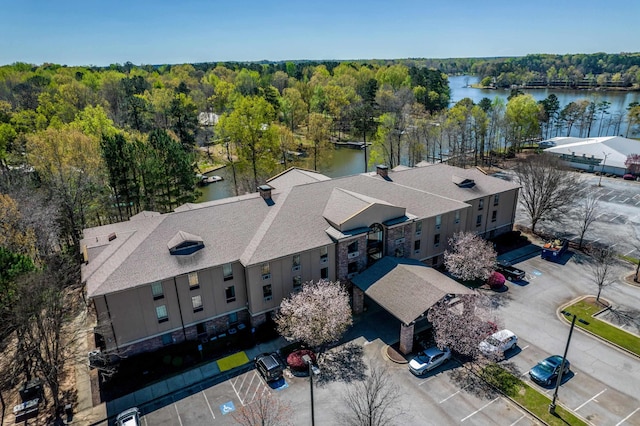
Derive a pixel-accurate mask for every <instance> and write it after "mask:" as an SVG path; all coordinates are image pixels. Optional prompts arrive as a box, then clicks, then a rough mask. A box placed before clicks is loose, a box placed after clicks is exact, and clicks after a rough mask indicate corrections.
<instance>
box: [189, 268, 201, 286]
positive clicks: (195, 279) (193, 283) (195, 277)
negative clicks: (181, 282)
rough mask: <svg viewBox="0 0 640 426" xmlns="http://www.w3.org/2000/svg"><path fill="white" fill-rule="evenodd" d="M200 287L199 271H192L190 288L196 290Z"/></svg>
mask: <svg viewBox="0 0 640 426" xmlns="http://www.w3.org/2000/svg"><path fill="white" fill-rule="evenodd" d="M199 287H200V282H199V281H198V273H197V272H191V273H190V274H189V288H191V290H195V289H196V288H199Z"/></svg>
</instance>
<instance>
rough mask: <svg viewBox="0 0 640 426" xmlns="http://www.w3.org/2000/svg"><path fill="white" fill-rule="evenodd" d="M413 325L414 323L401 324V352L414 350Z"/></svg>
mask: <svg viewBox="0 0 640 426" xmlns="http://www.w3.org/2000/svg"><path fill="white" fill-rule="evenodd" d="M413 327H414V325H413V324H411V325H404V324H401V325H400V348H399V349H400V352H402V353H403V354H404V355H406V354H408V353H410V352H411V351H412V350H413Z"/></svg>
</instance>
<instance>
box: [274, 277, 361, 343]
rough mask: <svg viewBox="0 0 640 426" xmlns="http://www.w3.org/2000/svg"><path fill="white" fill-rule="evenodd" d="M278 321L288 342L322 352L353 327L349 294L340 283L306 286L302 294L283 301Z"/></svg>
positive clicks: (320, 283) (279, 328)
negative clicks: (301, 343) (300, 343)
mask: <svg viewBox="0 0 640 426" xmlns="http://www.w3.org/2000/svg"><path fill="white" fill-rule="evenodd" d="M275 320H276V324H277V325H278V332H279V333H280V334H281V335H282V336H284V338H285V339H287V340H289V341H292V342H293V341H301V342H303V343H305V344H307V345H308V346H309V347H311V348H313V349H314V350H315V351H316V352H317V353H319V352H322V350H323V349H324V348H325V347H326V346H327V345H329V344H331V343H335V342H337V341H338V340H339V339H340V338H341V337H342V335H343V334H344V332H345V331H347V329H348V328H349V326H351V324H352V319H351V307H350V306H349V293H347V290H346V289H345V288H344V286H343V285H342V284H341V283H340V282H339V281H336V282H333V281H326V280H320V281H318V282H315V283H314V282H311V281H310V282H307V283H304V284H303V285H302V290H301V291H300V292H298V293H293V294H292V295H291V296H289V297H288V298H285V299H284V300H283V301H282V303H281V304H280V312H279V313H278V315H277V316H276V319H275Z"/></svg>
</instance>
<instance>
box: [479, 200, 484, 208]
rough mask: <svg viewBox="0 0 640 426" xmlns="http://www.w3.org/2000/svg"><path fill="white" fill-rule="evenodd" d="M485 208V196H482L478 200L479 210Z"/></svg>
mask: <svg viewBox="0 0 640 426" xmlns="http://www.w3.org/2000/svg"><path fill="white" fill-rule="evenodd" d="M483 208H484V198H480V199H479V200H478V210H482V209H483Z"/></svg>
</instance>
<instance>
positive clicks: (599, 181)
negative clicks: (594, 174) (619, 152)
mask: <svg viewBox="0 0 640 426" xmlns="http://www.w3.org/2000/svg"><path fill="white" fill-rule="evenodd" d="M602 153H603V154H604V160H602V170H600V179H599V180H598V186H602V185H600V183H601V182H602V175H603V174H604V163H606V162H607V157H608V156H609V154H607V153H606V152H604V151H602Z"/></svg>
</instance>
